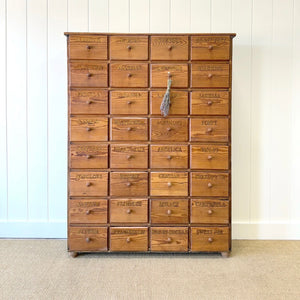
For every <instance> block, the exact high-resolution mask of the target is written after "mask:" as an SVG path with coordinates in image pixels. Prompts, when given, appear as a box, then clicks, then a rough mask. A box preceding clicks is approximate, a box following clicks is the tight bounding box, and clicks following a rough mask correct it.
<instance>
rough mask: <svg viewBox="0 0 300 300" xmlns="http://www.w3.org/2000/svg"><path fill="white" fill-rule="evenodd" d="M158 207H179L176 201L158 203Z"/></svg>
mask: <svg viewBox="0 0 300 300" xmlns="http://www.w3.org/2000/svg"><path fill="white" fill-rule="evenodd" d="M159 207H179V202H178V201H171V202H168V201H159Z"/></svg>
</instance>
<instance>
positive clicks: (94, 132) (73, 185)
mask: <svg viewBox="0 0 300 300" xmlns="http://www.w3.org/2000/svg"><path fill="white" fill-rule="evenodd" d="M66 35H67V38H68V96H69V106H68V107H69V110H68V125H69V126H68V127H69V129H68V250H69V251H70V252H71V253H72V254H73V255H74V256H76V255H77V253H80V252H163V253H165V252H221V253H222V254H223V255H227V254H228V253H229V252H230V250H231V70H232V39H233V37H234V36H235V34H196V33H195V34H151V35H150V34H108V33H107V34H105V33H66ZM168 81H169V83H170V84H171V86H170V103H169V111H168V114H167V116H163V115H162V113H161V103H162V100H163V98H164V95H165V93H166V90H167V83H168Z"/></svg>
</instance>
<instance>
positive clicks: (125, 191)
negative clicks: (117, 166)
mask: <svg viewBox="0 0 300 300" xmlns="http://www.w3.org/2000/svg"><path fill="white" fill-rule="evenodd" d="M147 194H148V173H147V172H111V173H110V195H111V196H122V197H143V196H147Z"/></svg>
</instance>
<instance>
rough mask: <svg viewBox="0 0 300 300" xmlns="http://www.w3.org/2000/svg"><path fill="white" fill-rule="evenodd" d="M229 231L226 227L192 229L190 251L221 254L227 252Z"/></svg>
mask: <svg viewBox="0 0 300 300" xmlns="http://www.w3.org/2000/svg"><path fill="white" fill-rule="evenodd" d="M229 241H230V230H229V228H228V227H192V228H191V250H192V251H208V252H221V251H229Z"/></svg>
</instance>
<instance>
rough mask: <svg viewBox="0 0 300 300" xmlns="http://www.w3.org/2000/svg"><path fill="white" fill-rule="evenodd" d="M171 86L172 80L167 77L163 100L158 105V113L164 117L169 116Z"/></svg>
mask: <svg viewBox="0 0 300 300" xmlns="http://www.w3.org/2000/svg"><path fill="white" fill-rule="evenodd" d="M171 84H172V79H171V77H170V76H169V79H168V85H167V90H166V93H165V95H164V98H163V100H162V102H161V105H160V111H161V114H162V115H163V116H164V117H166V116H167V115H168V114H169V109H170V104H171V101H170V89H171Z"/></svg>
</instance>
